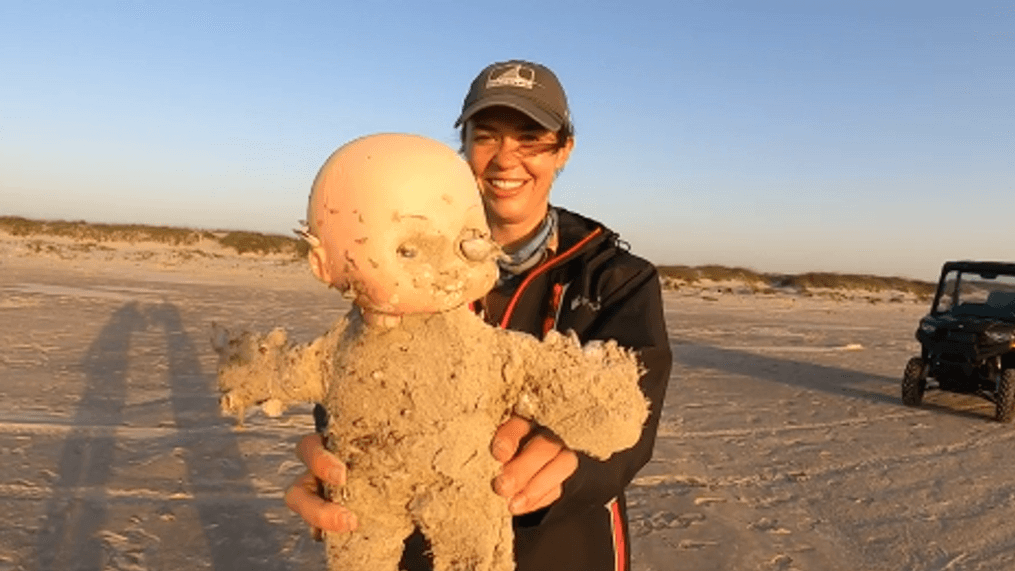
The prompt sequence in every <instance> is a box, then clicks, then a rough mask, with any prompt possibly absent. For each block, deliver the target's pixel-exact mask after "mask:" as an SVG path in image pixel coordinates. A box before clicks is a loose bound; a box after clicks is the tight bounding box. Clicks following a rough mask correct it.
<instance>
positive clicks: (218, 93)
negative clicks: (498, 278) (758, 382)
mask: <svg viewBox="0 0 1015 571" xmlns="http://www.w3.org/2000/svg"><path fill="white" fill-rule="evenodd" d="M511 58H523V59H530V60H534V61H539V62H542V63H544V64H546V65H548V66H550V67H551V68H552V69H554V70H555V71H556V72H557V74H558V76H559V77H560V79H561V80H562V82H563V83H564V85H565V88H566V89H567V91H568V97H569V99H570V101H571V107H572V114H573V116H574V118H575V124H576V127H577V144H576V148H575V152H574V153H573V155H572V159H571V162H570V163H569V165H568V167H567V169H566V170H565V171H564V173H563V174H562V175H561V176H560V178H559V179H558V181H557V183H556V184H555V187H554V191H553V195H552V201H553V202H554V203H556V204H558V205H561V206H564V207H566V208H570V209H573V210H577V211H580V212H582V213H585V214H587V215H590V216H592V217H594V218H598V219H599V220H601V221H602V222H604V223H606V224H607V225H608V226H610V227H612V228H614V229H615V230H617V231H619V232H620V233H621V236H622V237H623V238H625V239H626V240H627V241H628V242H629V243H630V244H631V245H632V249H633V250H634V251H635V252H636V253H639V254H641V255H643V256H644V257H646V258H648V259H650V260H652V261H653V262H656V263H658V264H691V265H698V264H706V263H718V264H725V265H737V266H744V267H750V268H754V269H756V270H759V271H765V272H789V273H799V272H804V271H834V272H848V273H873V274H880V275H898V276H908V277H917V278H924V279H933V278H934V277H935V276H936V273H937V270H938V268H939V267H940V264H941V263H942V262H943V261H944V260H945V259H951V258H990V259H1008V260H1012V259H1015V247H1013V246H1015V2H1013V1H1011V0H1009V1H1008V2H980V1H977V0H974V1H967V2H957V1H956V2H936V1H904V2H892V1H881V2H866V1H864V2H824V1H820V0H811V1H799V2H788V1H772V2H760V1H756V0H754V1H727V2H697V1H695V2H673V1H666V2H644V1H637V0H636V1H624V2H545V1H544V2H532V1H527V0H522V1H517V2H512V3H495V4H490V3H471V4H459V3H447V2H434V1H427V2H422V1H420V2H406V1H387V2H340V1H332V2H256V1H245V2H213V1H173V2H169V1H166V2H159V3H155V2H97V1H96V2H86V1H80V2H46V1H44V0H39V1H21V0H4V1H3V2H0V70H2V78H3V79H2V80H0V214H13V215H20V216H27V217H32V218H46V219H72V220H88V221H93V222H136V223H146V224H160V225H172V226H192V227H200V228H210V229H244V230H256V231H263V232H275V233H288V232H289V230H290V229H291V228H292V227H294V226H295V224H296V221H297V220H299V219H300V218H302V217H303V213H304V211H305V206H306V198H307V194H308V192H309V189H310V184H311V182H312V181H313V177H314V175H315V174H316V172H317V169H318V168H319V167H320V165H321V164H322V163H323V161H324V160H325V159H326V158H327V156H328V155H329V154H330V153H331V151H332V150H334V149H335V148H336V147H338V146H340V145H341V144H343V143H345V142H347V141H349V140H351V139H353V138H355V137H358V136H361V135H364V134H368V133H373V132H380V131H399V132H411V133H419V134H422V135H426V136H429V137H433V138H435V139H438V140H441V141H444V142H446V143H448V144H452V145H455V144H456V137H457V135H456V133H455V131H454V129H453V128H452V123H453V121H454V119H455V117H456V116H457V114H458V111H459V109H460V106H461V101H462V98H463V96H464V95H465V90H466V89H467V87H468V85H469V83H470V82H471V80H472V78H473V77H474V76H475V75H476V74H477V73H478V72H479V70H480V69H482V68H483V67H484V66H485V65H487V64H488V63H490V62H493V61H501V60H505V59H511Z"/></svg>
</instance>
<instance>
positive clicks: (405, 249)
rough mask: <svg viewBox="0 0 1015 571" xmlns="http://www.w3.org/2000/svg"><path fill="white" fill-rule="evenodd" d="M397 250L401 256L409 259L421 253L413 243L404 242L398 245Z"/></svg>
mask: <svg viewBox="0 0 1015 571" xmlns="http://www.w3.org/2000/svg"><path fill="white" fill-rule="evenodd" d="M396 252H397V253H398V255H399V256H400V257H402V258H408V259H412V258H415V257H416V255H417V254H419V250H418V249H417V248H416V247H415V246H413V245H411V244H402V245H401V246H399V247H398V250H396Z"/></svg>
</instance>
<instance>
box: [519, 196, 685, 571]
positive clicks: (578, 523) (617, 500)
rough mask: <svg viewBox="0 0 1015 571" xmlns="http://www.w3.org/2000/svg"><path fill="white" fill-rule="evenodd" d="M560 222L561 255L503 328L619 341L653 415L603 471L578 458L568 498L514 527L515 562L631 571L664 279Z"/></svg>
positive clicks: (602, 236) (540, 570)
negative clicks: (635, 365) (630, 494)
mask: <svg viewBox="0 0 1015 571" xmlns="http://www.w3.org/2000/svg"><path fill="white" fill-rule="evenodd" d="M557 213H558V224H559V234H558V236H559V238H558V247H557V254H556V255H555V256H554V257H553V258H551V259H549V260H548V261H546V262H544V263H543V264H542V265H540V266H537V267H536V268H534V269H532V270H530V271H529V273H528V274H527V275H525V276H523V278H522V279H521V281H520V283H519V284H518V286H517V291H515V293H514V297H513V298H512V301H511V303H509V305H508V310H507V315H505V318H504V320H503V322H502V323H501V325H502V326H504V327H506V328H508V329H513V330H517V331H525V332H528V333H531V334H533V335H536V336H537V337H540V338H542V336H543V334H544V333H545V332H546V331H548V330H549V329H550V328H552V329H556V330H557V331H561V332H566V331H568V330H573V331H574V332H575V333H577V334H578V338H579V339H580V340H581V341H582V343H585V342H587V341H590V340H593V339H614V340H616V341H617V343H618V344H620V345H621V346H624V347H630V348H632V349H636V350H637V351H638V355H639V358H640V360H641V363H642V364H643V366H644V367H645V369H646V372H645V374H644V376H643V377H642V378H641V381H640V384H641V389H642V392H644V394H645V396H646V397H647V398H648V399H649V401H650V402H651V409H650V414H649V417H648V420H647V421H646V423H645V427H644V428H643V430H642V435H641V439H640V440H639V441H638V443H637V444H636V445H635V446H634V447H632V448H629V449H627V450H623V451H621V452H618V453H616V454H614V455H613V456H611V457H610V458H609V459H608V460H606V461H599V460H595V459H593V458H590V457H589V456H586V455H585V454H581V453H579V454H578V457H579V461H578V470H577V472H575V474H574V475H572V476H571V477H570V478H569V479H568V480H567V481H566V482H565V483H564V492H563V496H562V497H561V498H560V499H559V500H558V501H556V502H555V503H554V504H553V505H551V506H550V507H548V508H546V509H543V510H540V511H538V512H535V513H532V514H526V515H524V516H520V517H516V518H515V519H514V529H515V558H516V560H517V563H518V571H570V570H575V571H578V570H581V571H600V570H602V571H606V570H616V571H627V570H628V569H630V551H629V546H630V541H629V534H628V524H627V505H626V501H625V498H624V488H626V487H627V485H628V484H629V483H630V482H631V480H632V479H633V478H634V476H635V474H636V473H637V472H638V470H639V469H641V467H642V466H644V465H645V464H646V463H647V462H648V461H649V459H650V458H651V457H652V448H653V446H654V444H655V437H656V430H657V428H658V426H659V416H660V413H661V411H662V406H663V397H664V396H665V394H666V386H667V383H668V381H669V377H670V367H671V365H672V361H673V359H672V353H671V351H670V344H669V337H668V335H667V333H666V322H665V317H664V314H663V303H662V291H661V286H660V283H659V274H658V272H657V271H656V268H655V267H654V266H653V265H652V264H651V263H649V262H648V261H646V260H643V259H641V258H639V257H637V256H634V255H633V254H631V253H629V252H628V251H627V250H626V249H625V248H623V247H621V246H620V245H619V243H618V237H617V235H616V234H615V233H613V232H611V231H610V230H608V229H607V228H605V227H604V226H602V225H601V224H599V223H598V222H595V221H593V220H590V219H588V218H585V217H582V216H580V215H578V214H575V213H572V212H568V211H567V210H563V209H560V208H558V209H557Z"/></svg>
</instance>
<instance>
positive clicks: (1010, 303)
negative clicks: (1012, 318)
mask: <svg viewBox="0 0 1015 571" xmlns="http://www.w3.org/2000/svg"><path fill="white" fill-rule="evenodd" d="M987 306H989V307H992V308H994V309H1000V310H1001V312H1002V313H1011V312H1015V292H1009V291H992V292H990V295H988V296H987Z"/></svg>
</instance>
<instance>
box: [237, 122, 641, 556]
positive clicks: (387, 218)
mask: <svg viewBox="0 0 1015 571" xmlns="http://www.w3.org/2000/svg"><path fill="white" fill-rule="evenodd" d="M459 167H460V168H459ZM463 169H464V170H463ZM404 193H408V194H409V196H410V198H405V197H404V196H402V194H404ZM396 195H397V196H396ZM364 196H367V197H368V199H364V198H363V197H364ZM396 198H397V200H396ZM414 205H423V206H422V207H421V208H415V206H414ZM481 208H482V207H481V205H480V203H479V199H478V194H477V193H476V191H475V186H474V179H473V178H472V176H471V174H470V173H469V172H468V168H467V166H465V165H464V163H461V161H460V160H459V159H458V158H457V156H455V155H454V152H453V151H451V150H450V149H449V148H447V147H446V146H444V145H441V144H439V143H435V142H433V141H429V140H427V139H422V138H420V137H410V136H405V135H383V136H374V137H368V138H365V139H360V140H358V141H354V142H353V143H350V145H347V146H346V147H343V148H342V149H340V150H339V151H338V152H336V153H335V155H333V156H332V158H331V159H329V162H328V163H326V164H325V167H324V168H322V174H320V175H318V179H317V181H315V188H314V192H313V193H312V196H311V206H310V209H309V216H310V217H312V218H311V220H312V222H311V225H310V227H311V232H312V234H313V238H312V240H314V242H315V248H314V250H312V251H311V255H310V256H311V265H312V268H313V270H314V272H315V274H316V275H318V277H320V278H321V279H323V280H324V281H326V282H327V283H329V284H332V285H336V286H337V287H340V288H342V289H348V290H350V291H351V292H352V295H354V296H355V302H356V307H355V308H354V309H353V311H352V312H350V314H349V315H348V316H347V317H346V318H345V319H343V320H341V321H340V322H339V323H337V324H336V325H335V326H334V327H333V328H332V329H331V330H330V331H329V332H328V333H327V334H326V335H324V336H322V337H320V338H318V339H317V340H315V341H313V342H311V343H307V344H303V345H296V344H292V343H291V342H289V341H288V339H287V338H286V335H285V332H284V331H282V330H275V331H273V332H271V333H269V334H267V335H256V334H243V335H240V336H238V337H235V338H232V339H226V338H222V339H221V340H220V342H219V343H218V346H217V349H218V351H219V353H220V355H221V365H220V373H219V385H220V390H221V391H222V393H223V396H222V406H223V409H224V410H225V411H227V412H230V413H234V414H239V415H242V414H243V411H244V410H245V409H246V408H247V407H248V406H250V405H253V404H262V406H265V408H266V410H267V411H269V412H271V413H277V412H279V411H280V410H282V409H283V408H285V407H286V406H287V405H289V404H293V403H295V402H319V403H321V404H322V405H324V406H325V408H326V409H327V410H328V412H329V417H330V420H329V425H328V427H327V430H326V441H327V445H328V447H329V449H331V450H332V451H333V452H334V453H335V454H337V455H338V456H339V457H340V458H341V459H342V460H343V461H344V462H345V463H346V464H347V466H348V468H349V472H348V479H347V484H346V485H345V486H342V487H340V488H334V489H330V490H328V494H329V497H330V498H331V500H332V501H337V502H341V503H343V504H345V505H346V506H347V507H348V508H349V509H350V510H351V511H352V512H353V513H356V514H357V517H358V518H359V521H360V525H359V527H358V529H357V530H356V531H355V532H352V533H347V534H328V535H327V537H326V539H327V552H328V560H329V568H331V569H334V570H337V569H342V570H344V571H350V570H352V571H355V570H364V571H365V570H367V569H369V570H372V571H373V570H379V571H389V570H390V571H395V570H396V569H397V564H398V561H399V559H400V558H401V555H402V549H403V540H404V539H405V537H406V536H408V535H409V534H410V533H411V532H412V531H413V529H414V528H416V527H418V528H419V529H420V530H421V531H422V532H423V534H424V535H425V536H426V537H427V539H428V540H429V543H430V546H431V550H432V556H433V560H434V567H435V569H437V570H438V571H443V570H452V569H455V570H457V569H463V570H464V569H469V570H476V571H480V570H482V571H486V570H491V571H508V570H511V569H514V561H513V555H512V541H513V539H512V528H511V515H510V513H509V512H508V509H507V505H506V502H505V501H504V499H503V498H500V497H499V496H497V495H496V494H495V493H494V492H493V490H492V488H491V480H492V479H493V478H494V477H495V475H496V474H497V471H498V469H499V465H498V463H497V462H496V461H495V460H494V459H493V457H492V456H491V455H490V453H489V451H488V446H489V441H490V437H491V435H492V434H493V433H494V431H495V430H496V428H497V426H498V425H499V424H500V423H501V422H503V420H504V419H505V418H507V417H508V415H509V414H511V413H515V414H518V415H521V416H525V417H527V418H530V419H532V420H533V421H535V422H537V423H538V424H540V425H542V426H544V427H546V428H548V429H550V430H552V431H554V433H555V434H557V435H558V436H559V437H560V438H562V439H563V440H564V442H566V443H567V444H568V445H569V446H570V447H572V448H575V449H580V450H585V451H586V452H588V453H589V454H591V455H593V456H596V457H599V458H606V457H608V456H609V455H610V454H612V453H613V452H614V451H616V450H620V449H623V448H626V447H629V446H631V445H633V444H634V443H635V442H636V441H637V440H638V437H639V436H640V432H641V425H642V423H643V421H644V419H645V416H646V414H647V409H646V403H645V399H644V397H643V396H642V395H641V393H640V391H639V389H638V386H637V380H638V377H639V366H638V362H637V360H636V358H635V357H634V355H632V354H631V353H630V352H629V351H626V350H624V349H621V348H619V347H617V346H616V345H615V344H613V343H609V342H608V343H597V344H595V345H592V346H587V347H584V348H583V347H580V346H579V344H578V342H577V340H576V339H574V338H571V337H566V336H563V335H560V334H557V333H554V332H551V333H550V334H548V336H547V337H546V339H544V340H542V341H540V340H537V339H535V338H533V337H531V336H528V335H525V334H522V333H517V332H512V331H507V330H503V329H496V328H493V327H490V326H489V325H487V324H485V323H484V322H483V321H482V320H481V319H480V318H479V317H477V316H476V315H474V314H473V313H472V312H471V311H470V310H469V309H468V307H467V305H466V304H467V303H468V302H469V301H472V300H473V299H477V298H478V297H480V296H482V295H483V294H484V293H486V291H488V290H489V289H490V286H491V285H492V283H493V278H494V277H495V276H496V267H495V263H494V256H495V255H496V254H497V252H496V248H495V247H492V243H490V242H489V238H488V236H489V233H488V231H486V230H485V223H483V220H482V218H477V217H476V214H477V212H478V213H479V214H480V216H481V212H482V211H481ZM343 211H345V212H348V213H350V216H349V217H347V218H346V220H345V222H344V226H337V225H335V224H333V221H334V219H335V217H336V215H337V214H338V213H340V212H343ZM350 220H352V221H353V223H352V224H350ZM356 225H359V226H360V227H357V226H356ZM350 226H352V228H353V231H351V232H350ZM381 236H384V238H383V239H378V240H375V242H376V243H380V242H383V241H385V240H386V241H387V243H386V244H385V245H382V247H381V249H380V250H377V251H369V250H368V249H364V248H360V247H362V246H364V245H365V244H369V243H370V242H371V240H372V239H374V238H375V237H377V238H379V237H381ZM389 250H390V253H391V254H392V255H388V253H389V252H388V251H389ZM385 256H386V257H385Z"/></svg>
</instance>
